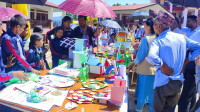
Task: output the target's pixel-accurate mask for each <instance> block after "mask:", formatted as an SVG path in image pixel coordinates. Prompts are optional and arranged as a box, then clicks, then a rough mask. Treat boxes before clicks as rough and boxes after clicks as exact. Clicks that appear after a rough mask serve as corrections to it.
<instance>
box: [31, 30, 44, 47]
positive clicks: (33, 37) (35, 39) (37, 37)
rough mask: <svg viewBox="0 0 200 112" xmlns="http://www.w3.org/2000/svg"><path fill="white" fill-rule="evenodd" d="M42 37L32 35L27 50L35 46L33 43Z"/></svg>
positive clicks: (40, 35) (38, 34)
mask: <svg viewBox="0 0 200 112" xmlns="http://www.w3.org/2000/svg"><path fill="white" fill-rule="evenodd" d="M43 38H44V37H43V35H42V34H40V33H33V34H32V35H31V37H30V43H29V48H30V47H32V46H34V45H35V42H37V41H40V40H42V39H43Z"/></svg>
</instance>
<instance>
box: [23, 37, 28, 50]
mask: <svg viewBox="0 0 200 112" xmlns="http://www.w3.org/2000/svg"><path fill="white" fill-rule="evenodd" d="M26 41H27V40H26V37H22V45H23V46H22V47H23V48H24V46H25V44H26Z"/></svg>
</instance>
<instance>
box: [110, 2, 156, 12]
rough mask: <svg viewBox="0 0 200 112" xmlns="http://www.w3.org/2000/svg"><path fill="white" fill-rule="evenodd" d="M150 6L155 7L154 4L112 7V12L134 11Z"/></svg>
mask: <svg viewBox="0 0 200 112" xmlns="http://www.w3.org/2000/svg"><path fill="white" fill-rule="evenodd" d="M151 5H156V3H148V4H136V5H120V6H112V10H113V11H117V10H136V9H140V8H144V7H148V6H151Z"/></svg>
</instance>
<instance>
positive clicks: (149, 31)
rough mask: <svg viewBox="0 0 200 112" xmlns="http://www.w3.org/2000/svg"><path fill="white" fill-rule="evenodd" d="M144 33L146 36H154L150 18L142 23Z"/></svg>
mask: <svg viewBox="0 0 200 112" xmlns="http://www.w3.org/2000/svg"><path fill="white" fill-rule="evenodd" d="M144 31H145V33H146V34H155V32H154V29H153V19H152V18H148V19H147V20H146V21H144Z"/></svg>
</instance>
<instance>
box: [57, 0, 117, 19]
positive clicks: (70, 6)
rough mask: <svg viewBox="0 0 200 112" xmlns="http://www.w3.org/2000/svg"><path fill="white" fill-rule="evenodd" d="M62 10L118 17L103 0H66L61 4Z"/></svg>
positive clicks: (76, 13) (88, 14) (77, 13)
mask: <svg viewBox="0 0 200 112" xmlns="http://www.w3.org/2000/svg"><path fill="white" fill-rule="evenodd" d="M59 9H60V10H64V11H66V12H69V13H72V14H75V15H84V16H91V17H101V18H104V17H105V18H115V17H117V16H116V14H115V13H114V11H113V10H112V9H111V7H110V6H109V5H108V4H107V3H106V2H104V1H103V0H66V1H64V2H63V3H61V4H60V5H59Z"/></svg>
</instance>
